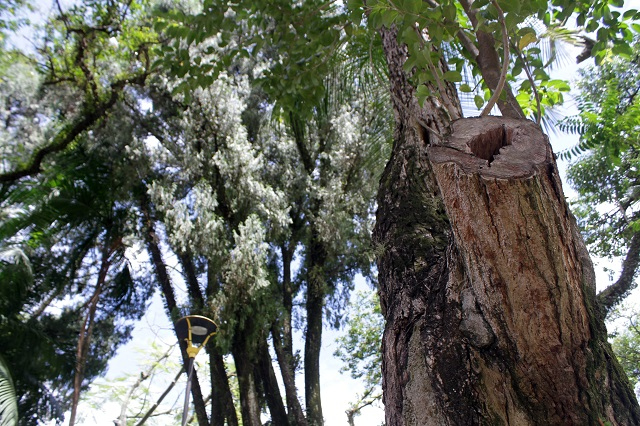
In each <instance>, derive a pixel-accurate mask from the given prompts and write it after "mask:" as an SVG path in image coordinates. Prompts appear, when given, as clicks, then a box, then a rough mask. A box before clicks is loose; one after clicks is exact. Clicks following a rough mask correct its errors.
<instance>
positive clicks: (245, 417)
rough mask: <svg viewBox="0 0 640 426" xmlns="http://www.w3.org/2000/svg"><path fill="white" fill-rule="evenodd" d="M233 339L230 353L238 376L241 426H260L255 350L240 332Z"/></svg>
mask: <svg viewBox="0 0 640 426" xmlns="http://www.w3.org/2000/svg"><path fill="white" fill-rule="evenodd" d="M233 339H234V342H233V345H232V346H233V347H232V350H231V352H232V354H233V360H234V362H235V364H236V373H237V374H238V387H239V388H240V411H241V412H242V424H243V426H261V425H262V422H261V421H260V401H259V398H258V390H257V387H256V378H255V374H254V369H255V361H254V359H255V355H256V354H255V350H256V348H255V347H254V346H253V345H249V344H248V342H246V337H245V335H244V333H242V332H241V331H236V333H235V336H234V337H233Z"/></svg>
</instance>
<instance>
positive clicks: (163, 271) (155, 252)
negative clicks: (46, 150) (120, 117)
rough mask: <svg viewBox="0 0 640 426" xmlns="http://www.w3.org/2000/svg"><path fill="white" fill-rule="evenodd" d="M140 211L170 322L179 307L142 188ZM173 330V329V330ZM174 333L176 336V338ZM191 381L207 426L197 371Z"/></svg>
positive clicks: (183, 347)
mask: <svg viewBox="0 0 640 426" xmlns="http://www.w3.org/2000/svg"><path fill="white" fill-rule="evenodd" d="M140 211H141V213H142V217H143V220H144V226H145V232H144V239H145V242H146V244H147V249H148V250H149V254H150V255H151V261H152V263H153V266H154V270H155V273H156V277H157V279H158V283H159V284H160V289H161V290H162V294H163V296H164V299H165V307H166V309H167V314H168V316H169V318H170V319H171V321H172V322H174V323H175V321H176V320H177V319H178V315H179V312H180V311H179V309H178V306H177V304H176V297H175V294H174V293H173V287H172V286H171V281H170V280H169V274H168V272H167V267H166V265H165V264H164V261H163V260H162V252H161V250H160V246H159V243H158V236H157V234H156V232H155V226H154V220H153V218H152V217H151V212H150V202H149V199H148V197H147V194H146V192H144V189H143V190H142V192H141V196H140ZM174 331H175V330H174ZM177 337H178V336H177V334H176V338H177ZM186 348H187V345H186V343H185V342H184V341H181V342H180V351H181V354H182V364H183V366H184V370H185V374H189V373H188V368H187V366H188V365H189V357H188V355H187V353H186ZM192 379H193V382H192V386H191V396H192V401H193V405H194V407H195V410H196V416H197V418H198V425H199V426H208V425H209V419H208V416H207V409H206V406H205V403H204V398H203V396H202V390H201V389H200V381H199V380H198V373H197V371H194V372H193V376H192Z"/></svg>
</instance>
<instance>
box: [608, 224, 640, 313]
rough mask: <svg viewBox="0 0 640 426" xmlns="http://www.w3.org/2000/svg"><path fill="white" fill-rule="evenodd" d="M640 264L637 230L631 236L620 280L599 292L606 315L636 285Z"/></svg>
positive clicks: (639, 234)
mask: <svg viewBox="0 0 640 426" xmlns="http://www.w3.org/2000/svg"><path fill="white" fill-rule="evenodd" d="M638 264H640V232H636V233H634V234H633V237H631V243H630V244H629V251H628V252H627V256H626V257H625V259H624V262H622V272H621V273H620V277H619V278H618V281H616V282H615V283H614V284H612V285H610V286H609V287H607V288H605V289H604V290H602V291H601V292H600V293H598V302H599V303H600V306H601V307H602V309H603V313H604V314H605V315H606V314H608V313H609V312H611V310H612V309H613V308H614V307H615V306H616V305H617V304H618V303H620V302H621V301H622V300H623V299H624V298H625V297H626V295H627V294H628V293H629V291H631V290H633V289H634V288H635V287H636V285H637V284H636V283H635V282H634V278H635V276H636V272H637V270H638Z"/></svg>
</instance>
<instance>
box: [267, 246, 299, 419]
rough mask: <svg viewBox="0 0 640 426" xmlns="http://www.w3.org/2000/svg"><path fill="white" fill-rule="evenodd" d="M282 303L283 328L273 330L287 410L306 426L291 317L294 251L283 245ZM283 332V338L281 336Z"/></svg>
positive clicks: (276, 326)
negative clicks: (295, 358) (300, 395)
mask: <svg viewBox="0 0 640 426" xmlns="http://www.w3.org/2000/svg"><path fill="white" fill-rule="evenodd" d="M281 251H282V303H283V308H284V309H283V310H284V312H283V314H282V320H281V321H280V322H281V324H282V326H281V327H279V326H278V325H277V324H274V326H273V327H272V329H271V336H272V338H273V347H274V349H275V352H276V358H277V359H278V365H279V366H280V374H281V376H282V382H283V384H284V390H285V395H286V399H287V410H288V413H289V416H290V418H291V419H292V421H293V422H294V424H296V425H297V426H306V424H307V419H306V418H305V417H304V412H303V411H302V406H301V405H300V400H299V399H298V388H297V387H296V376H295V364H294V362H295V360H294V357H293V337H292V325H291V315H292V311H293V289H292V286H291V261H292V259H293V250H292V249H290V248H288V247H286V245H284V244H283V245H282V247H281ZM280 330H282V336H281V335H280Z"/></svg>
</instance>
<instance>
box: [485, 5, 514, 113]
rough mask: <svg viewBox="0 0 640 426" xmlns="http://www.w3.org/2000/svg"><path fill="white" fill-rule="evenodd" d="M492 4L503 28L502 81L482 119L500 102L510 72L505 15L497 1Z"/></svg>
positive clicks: (499, 82) (486, 107)
mask: <svg viewBox="0 0 640 426" xmlns="http://www.w3.org/2000/svg"><path fill="white" fill-rule="evenodd" d="M491 3H492V4H493V6H494V7H495V8H496V10H497V11H498V21H500V27H501V28H502V51H503V55H502V73H501V74H500V80H499V81H498V85H497V86H496V90H495V91H494V92H493V95H492V96H491V99H489V102H488V103H487V106H485V107H484V109H483V110H482V112H481V113H480V117H484V116H486V115H489V113H490V112H491V110H492V109H493V106H494V105H495V104H496V102H498V98H499V97H500V94H501V93H502V89H504V85H505V82H506V81H507V72H508V71H509V34H507V25H506V24H505V22H504V13H503V12H502V9H500V6H499V5H498V2H497V1H496V0H491Z"/></svg>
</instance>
